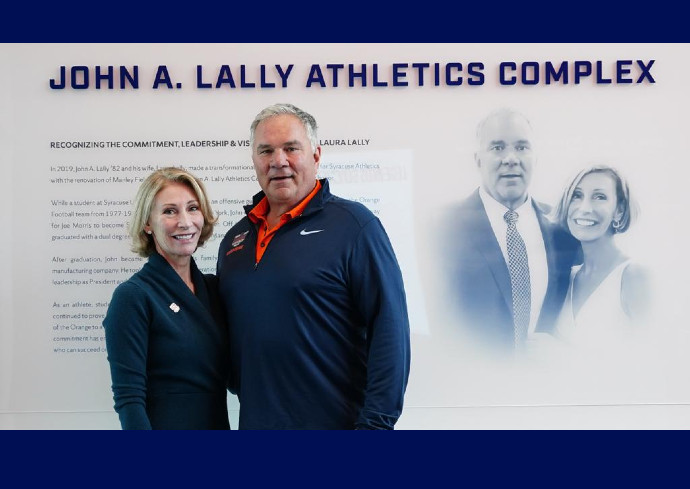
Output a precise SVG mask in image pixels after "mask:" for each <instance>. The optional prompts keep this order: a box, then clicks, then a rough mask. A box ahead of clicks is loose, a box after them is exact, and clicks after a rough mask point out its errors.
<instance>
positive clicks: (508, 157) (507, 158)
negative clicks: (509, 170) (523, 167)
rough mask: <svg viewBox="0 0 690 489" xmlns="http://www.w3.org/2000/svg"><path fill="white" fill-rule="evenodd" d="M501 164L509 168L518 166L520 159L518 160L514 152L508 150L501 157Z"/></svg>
mask: <svg viewBox="0 0 690 489" xmlns="http://www.w3.org/2000/svg"><path fill="white" fill-rule="evenodd" d="M502 163H503V164H504V165H510V166H515V165H519V164H520V158H518V156H517V153H516V152H515V150H512V149H509V150H508V151H507V152H506V154H505V155H504V156H503V161H502Z"/></svg>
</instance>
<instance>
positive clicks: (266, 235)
mask: <svg viewBox="0 0 690 489" xmlns="http://www.w3.org/2000/svg"><path fill="white" fill-rule="evenodd" d="M319 190H321V182H319V181H318V180H317V181H316V184H315V185H314V189H313V190H312V191H311V192H309V195H307V196H306V197H305V198H304V199H302V201H301V202H300V203H299V204H297V205H296V206H295V207H293V208H292V209H290V210H289V211H287V212H286V213H284V214H282V215H281V216H280V220H279V221H278V224H276V225H275V226H274V227H273V228H272V229H268V221H267V220H266V217H267V216H268V212H269V211H270V210H271V207H270V205H269V203H268V198H267V197H265V196H264V198H263V199H261V201H260V202H259V203H258V204H257V205H256V206H254V208H253V209H252V210H251V211H249V215H248V216H249V219H250V220H251V221H252V222H253V223H254V224H256V225H257V231H258V237H257V240H256V263H259V262H260V261H261V258H262V257H263V256H264V252H265V251H266V248H268V244H269V243H270V242H271V240H272V239H273V236H275V234H276V232H277V231H278V230H279V229H280V228H281V227H283V225H284V224H286V223H287V222H289V221H291V220H292V219H294V218H295V217H297V216H299V215H301V214H302V213H303V212H304V209H305V208H306V207H307V205H308V204H309V202H311V199H313V198H314V196H315V195H316V194H317V193H318V192H319Z"/></svg>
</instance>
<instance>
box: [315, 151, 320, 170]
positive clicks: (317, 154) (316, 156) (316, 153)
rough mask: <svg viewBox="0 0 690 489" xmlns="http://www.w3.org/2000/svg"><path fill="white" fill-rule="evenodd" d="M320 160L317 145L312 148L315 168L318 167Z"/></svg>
mask: <svg viewBox="0 0 690 489" xmlns="http://www.w3.org/2000/svg"><path fill="white" fill-rule="evenodd" d="M320 162H321V146H317V147H316V149H315V150H314V163H316V169H317V170H318V169H319V163H320Z"/></svg>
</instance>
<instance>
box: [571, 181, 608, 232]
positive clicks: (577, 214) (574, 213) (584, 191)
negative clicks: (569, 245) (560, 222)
mask: <svg viewBox="0 0 690 489" xmlns="http://www.w3.org/2000/svg"><path fill="white" fill-rule="evenodd" d="M620 214H621V213H620V211H619V210H618V199H617V197H616V182H615V180H614V178H613V177H612V176H611V175H609V174H608V173H602V172H595V173H589V174H587V175H585V176H584V177H583V178H582V180H580V183H579V184H578V185H577V187H575V191H574V192H573V197H572V199H571V200H570V204H569V205H568V229H569V230H570V233H571V234H572V235H573V236H575V238H577V239H578V240H580V241H594V240H596V239H599V238H601V237H602V236H606V235H611V234H612V233H613V231H612V228H611V222H612V221H614V220H616V219H620Z"/></svg>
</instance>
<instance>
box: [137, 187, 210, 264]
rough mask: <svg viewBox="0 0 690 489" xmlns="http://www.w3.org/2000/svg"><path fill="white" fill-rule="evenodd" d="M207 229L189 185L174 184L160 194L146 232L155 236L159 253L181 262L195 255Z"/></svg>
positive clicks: (172, 260) (173, 260)
mask: <svg viewBox="0 0 690 489" xmlns="http://www.w3.org/2000/svg"><path fill="white" fill-rule="evenodd" d="M203 227H204V215H203V213H202V212H201V207H200V205H199V201H198V200H197V198H196V195H195V194H194V192H193V191H192V189H190V188H189V187H188V186H187V185H185V184H182V183H177V182H173V183H169V184H168V185H166V186H165V187H163V188H162V189H161V190H160V191H159V192H158V194H157V195H156V198H155V199H154V201H153V207H152V209H151V215H150V216H149V220H148V223H147V224H146V227H145V228H144V229H145V231H146V232H147V233H149V234H153V239H154V241H155V243H156V251H158V253H160V254H161V255H162V256H163V257H164V258H165V259H166V260H168V262H171V263H178V262H181V261H182V262H184V261H186V260H188V259H189V257H190V256H192V253H194V251H195V250H196V248H197V243H198V242H199V236H200V235H201V230H202V228H203Z"/></svg>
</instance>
